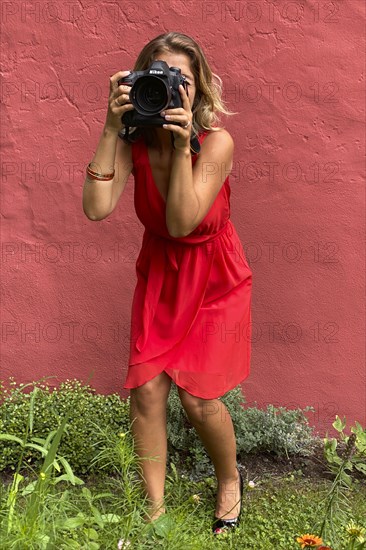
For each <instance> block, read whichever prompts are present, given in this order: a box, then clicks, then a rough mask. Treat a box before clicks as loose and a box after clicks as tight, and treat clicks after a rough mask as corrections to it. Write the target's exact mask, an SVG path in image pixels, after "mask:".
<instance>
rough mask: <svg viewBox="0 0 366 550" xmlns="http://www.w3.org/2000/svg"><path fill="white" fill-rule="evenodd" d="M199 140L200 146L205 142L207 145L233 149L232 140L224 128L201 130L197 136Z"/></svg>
mask: <svg viewBox="0 0 366 550" xmlns="http://www.w3.org/2000/svg"><path fill="white" fill-rule="evenodd" d="M198 136H199V140H200V142H201V144H202V142H203V141H205V142H206V141H207V144H214V145H216V144H219V145H220V146H221V145H222V146H224V147H234V140H233V138H232V136H231V134H230V132H228V131H227V130H226V129H225V128H221V127H215V129H214V130H203V131H202V132H200V133H199V134H198Z"/></svg>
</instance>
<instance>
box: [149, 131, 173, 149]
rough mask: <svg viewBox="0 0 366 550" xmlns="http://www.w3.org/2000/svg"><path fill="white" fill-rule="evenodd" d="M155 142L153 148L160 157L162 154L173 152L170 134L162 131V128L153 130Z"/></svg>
mask: <svg viewBox="0 0 366 550" xmlns="http://www.w3.org/2000/svg"><path fill="white" fill-rule="evenodd" d="M155 135H156V137H155V140H154V145H153V146H154V148H156V149H157V150H158V151H159V153H160V154H161V155H163V154H164V153H170V152H172V151H173V145H172V138H171V132H170V131H167V130H164V128H160V127H157V128H155Z"/></svg>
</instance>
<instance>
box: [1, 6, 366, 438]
mask: <svg viewBox="0 0 366 550" xmlns="http://www.w3.org/2000/svg"><path fill="white" fill-rule="evenodd" d="M1 9H2V60H1V61H2V67H3V79H2V85H1V91H2V102H3V104H2V122H3V125H2V127H3V134H2V161H1V162H2V165H1V167H2V175H1V179H2V188H3V200H2V214H3V218H2V260H3V264H2V265H3V267H2V269H3V277H2V282H3V299H2V319H1V323H2V367H1V377H2V378H5V377H7V376H8V375H12V376H14V377H15V378H16V379H17V380H18V381H30V380H34V379H38V378H40V377H42V376H55V377H57V378H56V379H55V382H56V381H61V380H63V379H66V378H72V377H78V378H80V379H82V380H84V381H88V380H89V381H90V383H91V384H92V385H93V386H94V387H96V388H97V389H98V390H99V391H101V392H115V391H120V389H121V386H122V383H123V379H124V375H125V369H126V366H127V359H128V347H129V342H128V338H129V319H130V307H131V302H132V294H133V290H134V285H135V280H136V279H135V260H136V258H137V254H138V251H139V247H140V243H141V237H142V226H141V225H140V223H139V221H138V220H137V218H136V216H135V213H134V208H133V178H132V177H131V181H130V182H129V183H128V186H127V189H126V191H125V193H124V195H123V196H122V199H121V201H120V203H119V204H118V206H117V208H116V210H115V211H114V212H113V214H112V215H111V216H110V217H109V218H107V219H106V220H104V221H102V222H92V221H89V220H88V219H87V218H86V217H85V215H84V214H83V211H82V205H81V195H82V186H83V182H84V171H85V167H86V165H87V163H88V162H89V161H90V160H91V158H92V156H93V154H94V150H95V148H96V145H97V142H98V139H99V136H100V133H101V130H102V126H103V123H104V120H105V113H106V107H107V98H108V92H109V77H110V76H111V75H112V74H114V73H115V72H117V71H118V70H122V69H130V68H132V65H133V62H134V60H135V58H136V56H137V54H138V52H139V51H140V49H141V48H142V46H143V45H144V44H145V43H146V42H147V41H148V40H150V39H151V38H153V37H155V36H157V35H158V34H160V33H162V32H165V31H167V30H177V31H181V32H185V33H188V34H191V35H192V36H193V37H194V38H195V39H197V40H198V41H199V42H200V44H201V45H202V47H203V49H204V50H205V52H206V54H207V56H208V59H209V61H210V62H211V64H212V67H213V69H214V71H216V72H217V73H219V74H220V75H221V76H222V78H223V81H224V85H225V90H226V92H225V96H224V97H225V98H226V99H227V101H228V103H229V106H230V107H231V109H232V110H235V111H238V113H239V114H238V115H237V116H236V117H231V118H228V119H227V120H226V124H227V128H228V129H229V131H230V132H231V133H232V135H233V137H234V139H235V144H236V149H235V166H234V169H233V174H232V176H231V187H232V220H233V222H234V224H235V225H236V228H237V231H238V233H239V236H240V238H241V240H242V243H243V246H244V249H245V252H246V255H247V258H248V261H249V263H250V265H251V268H252V270H253V313H252V315H253V346H252V350H253V353H252V364H251V374H250V377H249V378H248V379H247V380H246V381H245V382H244V383H243V391H244V394H245V396H246V399H247V402H248V403H249V404H254V402H257V405H258V406H260V407H264V406H266V404H268V403H273V404H275V405H282V406H285V407H289V408H292V407H305V406H306V405H312V406H314V408H315V414H309V419H310V421H311V423H312V424H313V425H314V426H316V427H317V429H318V430H319V432H320V433H325V431H326V430H330V433H333V431H332V429H330V425H331V422H332V421H333V420H334V418H335V415H336V414H338V415H341V416H342V415H346V418H347V420H348V422H349V423H353V422H354V421H355V420H358V421H359V422H361V423H362V424H363V425H365V408H366V407H365V405H366V403H365V397H366V396H365V349H364V327H365V296H364V286H365V280H364V273H365V265H364V246H363V245H364V183H363V179H362V175H363V169H364V164H363V162H364V161H363V155H364V133H363V122H364V112H363V100H364V61H365V60H364V48H363V47H362V43H363V40H362V37H363V35H364V20H365V8H364V2H362V1H361V0H344V1H338V0H336V1H333V2H330V3H326V2H316V1H313V0H303V1H301V0H300V1H296V2H294V1H292V2H291V1H285V0H273V1H271V2H269V1H264V0H263V1H262V0H256V1H252V2H249V1H248V2H246V1H245V2H244V1H242V2H238V1H232V0H228V1H220V2H209V1H205V2H201V1H198V2H193V1H188V0H187V1H186V0H185V1H184V2H183V1H177V0H176V1H173V0H172V1H169V2H168V1H165V0H164V1H160V2H157V3H155V2H137V3H136V4H135V3H133V2H113V1H111V2H103V1H102V2H98V3H97V4H93V3H92V2H83V3H80V2H76V1H75V2H67V3H56V2H51V3H46V2H32V3H30V2H3V3H2V6H1ZM230 328H231V327H228V330H229V329H230ZM228 337H229V336H228ZM90 377H91V378H90ZM122 395H126V393H123V392H122Z"/></svg>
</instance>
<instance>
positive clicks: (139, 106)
mask: <svg viewBox="0 0 366 550" xmlns="http://www.w3.org/2000/svg"><path fill="white" fill-rule="evenodd" d="M180 84H182V85H183V87H184V89H185V90H186V92H187V90H188V86H187V82H186V78H185V77H184V76H183V75H182V74H181V70H180V69H179V68H178V67H169V66H168V64H167V63H166V62H165V61H153V63H152V64H151V65H150V67H149V68H148V69H146V70H145V71H132V72H131V73H130V74H129V75H127V76H125V77H123V78H121V79H120V80H119V81H118V86H120V85H127V86H131V90H130V94H129V95H130V101H131V103H132V105H133V106H134V108H135V109H134V110H132V111H127V112H125V113H124V114H123V115H122V119H121V120H122V123H123V124H124V125H125V126H126V127H127V126H132V127H141V126H162V125H163V124H165V123H166V121H165V119H164V117H162V116H161V115H160V113H161V111H164V110H165V109H176V108H177V107H182V106H183V105H182V100H181V97H180V92H179V85H180ZM169 124H176V125H178V126H179V123H178V122H169Z"/></svg>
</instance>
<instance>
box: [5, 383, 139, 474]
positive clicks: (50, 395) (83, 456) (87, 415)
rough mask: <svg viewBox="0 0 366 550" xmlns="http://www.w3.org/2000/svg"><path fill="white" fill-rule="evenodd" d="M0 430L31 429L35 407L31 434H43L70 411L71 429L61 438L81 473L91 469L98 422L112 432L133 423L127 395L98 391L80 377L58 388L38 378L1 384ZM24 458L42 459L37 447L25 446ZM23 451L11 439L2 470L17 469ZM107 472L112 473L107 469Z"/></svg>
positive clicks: (19, 432) (63, 451)
mask: <svg viewBox="0 0 366 550" xmlns="http://www.w3.org/2000/svg"><path fill="white" fill-rule="evenodd" d="M29 387H34V388H37V400H36V401H35V402H34V403H33V406H32V407H31V395H32V394H31V393H27V389H28V388H29ZM0 403H1V404H0V432H1V433H7V434H8V435H12V436H15V437H19V438H21V439H22V438H24V436H25V435H26V433H27V419H28V416H29V414H30V410H31V409H32V417H33V436H34V437H43V434H44V433H49V432H50V431H53V430H55V429H57V426H58V425H59V423H60V419H61V418H63V417H64V416H65V414H66V411H69V414H70V416H69V423H68V428H67V432H66V433H65V434H64V437H63V439H62V442H61V444H60V453H61V454H62V456H64V457H65V458H66V459H67V460H68V461H69V463H70V464H71V466H72V469H73V471H74V472H75V473H77V474H85V473H91V472H93V466H92V460H93V457H94V456H95V452H96V451H95V449H96V444H97V443H98V438H99V434H98V432H97V430H96V428H95V426H100V425H103V426H104V427H105V429H107V430H109V431H110V432H113V433H117V432H120V431H123V430H128V428H129V415H128V410H129V399H126V400H122V399H121V398H120V397H119V396H118V395H116V394H112V395H107V396H104V395H99V394H96V392H95V390H94V389H93V388H91V387H90V386H88V385H86V386H83V385H82V384H81V382H79V381H78V380H66V381H65V382H63V383H61V384H60V387H59V388H50V387H48V386H47V385H45V384H42V383H40V382H38V383H37V382H33V383H32V384H27V385H22V384H16V383H15V382H14V381H13V380H11V382H10V388H9V389H6V388H5V386H4V384H0ZM23 451H24V452H23V454H22V456H23V459H24V462H25V463H27V464H34V466H35V467H36V468H37V467H39V466H40V464H41V459H40V457H39V453H38V452H37V450H36V449H35V448H32V447H29V446H28V447H26V448H25V449H24V450H23ZM19 456H20V450H19V447H18V446H17V445H16V444H15V443H14V442H12V441H11V440H9V439H8V441H7V442H6V443H5V442H4V443H3V448H2V452H1V453H0V471H2V470H14V469H15V464H16V463H17V462H18V460H19ZM106 473H108V472H107V471H106Z"/></svg>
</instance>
